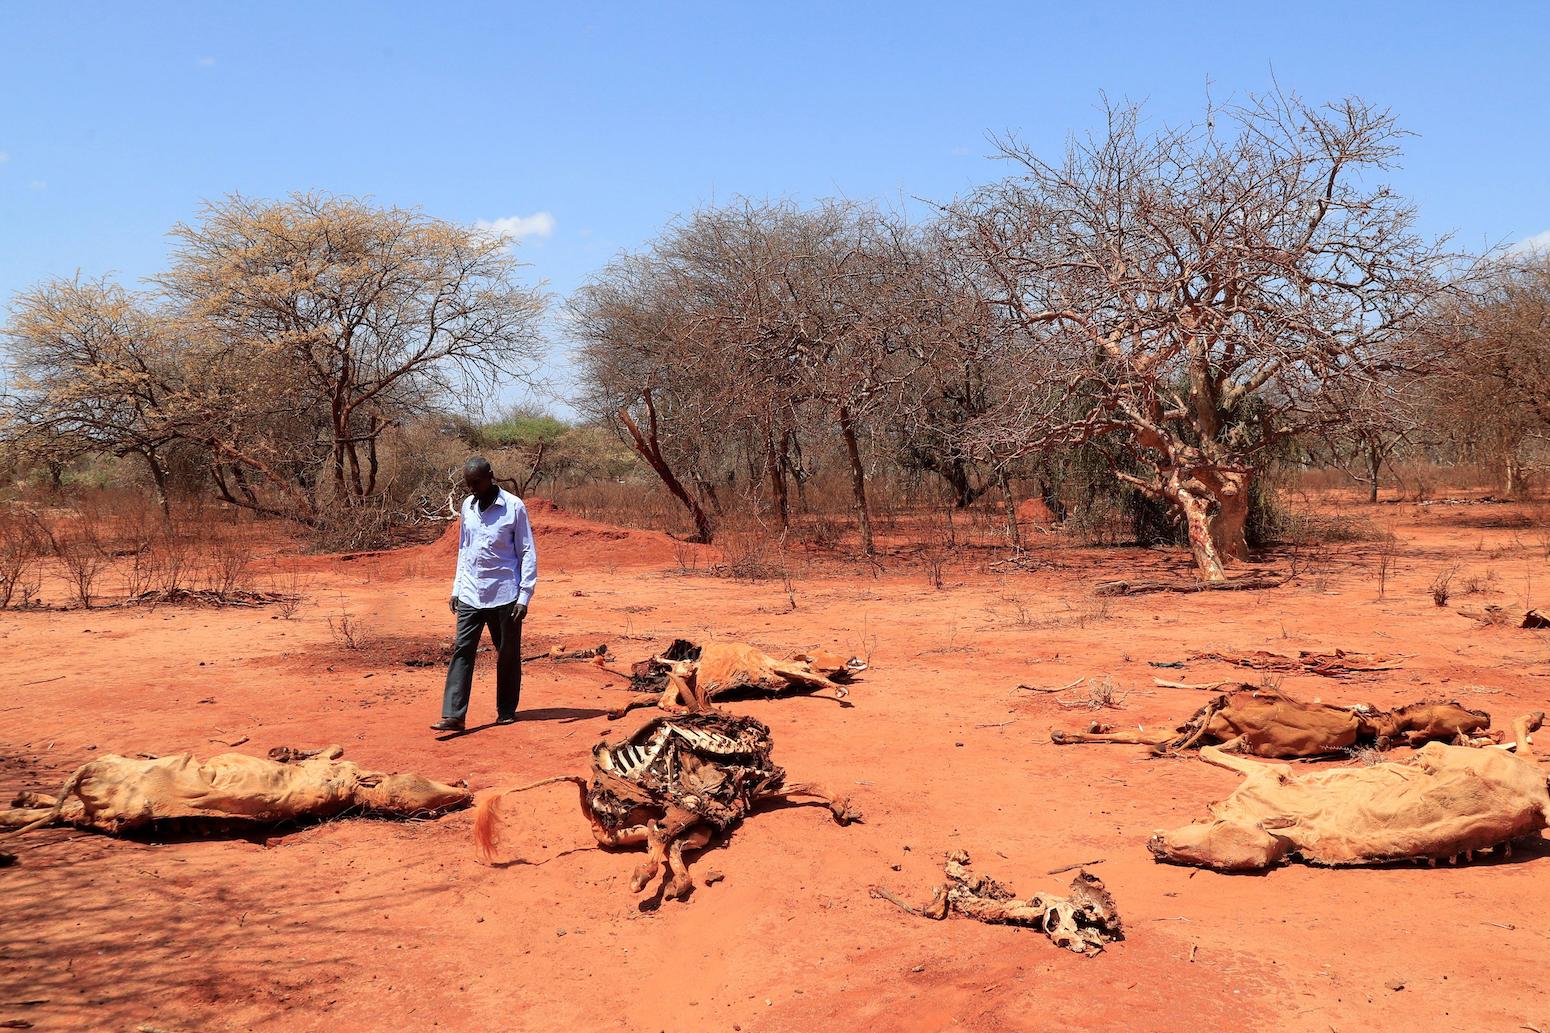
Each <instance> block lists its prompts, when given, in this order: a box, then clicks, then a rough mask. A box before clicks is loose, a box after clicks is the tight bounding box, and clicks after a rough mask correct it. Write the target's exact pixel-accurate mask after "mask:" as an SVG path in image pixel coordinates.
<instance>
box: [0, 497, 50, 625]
mask: <svg viewBox="0 0 1550 1033" xmlns="http://www.w3.org/2000/svg"><path fill="white" fill-rule="evenodd" d="M48 548H49V543H48V538H47V537H46V536H45V535H44V534H43V532H42V530H41V529H40V528H39V526H38V522H37V519H36V518H35V517H34V516H33V515H32V514H31V513H28V512H25V511H23V510H17V509H7V510H5V511H3V512H0V608H4V607H8V606H11V605H12V604H13V603H19V604H20V605H21V606H23V607H26V606H30V605H32V603H33V601H34V600H35V599H36V598H37V594H38V589H39V587H40V586H41V584H42V569H41V567H42V563H43V557H44V556H45V555H46V554H47V553H48Z"/></svg>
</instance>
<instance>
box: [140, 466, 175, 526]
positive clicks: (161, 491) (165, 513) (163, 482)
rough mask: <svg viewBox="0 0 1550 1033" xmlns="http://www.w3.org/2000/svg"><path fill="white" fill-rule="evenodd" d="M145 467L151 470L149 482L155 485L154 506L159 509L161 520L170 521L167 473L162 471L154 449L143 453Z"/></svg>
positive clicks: (170, 504)
mask: <svg viewBox="0 0 1550 1033" xmlns="http://www.w3.org/2000/svg"><path fill="white" fill-rule="evenodd" d="M143 454H144V455H145V465H146V466H148V467H150V468H151V480H152V481H154V482H155V483H156V504H157V505H158V506H160V507H161V515H162V519H163V520H170V519H172V499H171V498H170V497H169V496H168V494H167V471H166V470H164V469H162V465H161V458H160V457H159V456H157V455H156V450H155V449H147V450H146V451H145V452H144V453H143Z"/></svg>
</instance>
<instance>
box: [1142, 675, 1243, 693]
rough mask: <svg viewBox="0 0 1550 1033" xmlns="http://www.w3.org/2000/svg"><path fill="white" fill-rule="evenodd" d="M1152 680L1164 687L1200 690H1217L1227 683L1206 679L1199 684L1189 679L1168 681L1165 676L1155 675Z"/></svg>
mask: <svg viewBox="0 0 1550 1033" xmlns="http://www.w3.org/2000/svg"><path fill="white" fill-rule="evenodd" d="M1152 681H1154V682H1156V683H1157V684H1158V685H1159V686H1160V687H1162V688H1164V689H1195V690H1197V691H1199V692H1215V691H1216V690H1217V689H1219V688H1221V687H1222V686H1223V685H1226V684H1227V682H1225V681H1206V682H1200V683H1199V684H1195V683H1194V682H1187V681H1168V680H1167V679H1165V678H1158V677H1156V676H1155V675H1154V676H1153V677H1152Z"/></svg>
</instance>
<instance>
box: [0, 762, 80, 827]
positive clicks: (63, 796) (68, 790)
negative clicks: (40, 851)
mask: <svg viewBox="0 0 1550 1033" xmlns="http://www.w3.org/2000/svg"><path fill="white" fill-rule="evenodd" d="M84 777H86V765H84V764H83V765H82V766H81V767H78V768H76V769H75V772H74V773H73V774H72V775H71V776H70V777H69V778H67V779H65V784H64V785H63V786H62V787H60V790H59V796H58V797H57V798H56V799H55V800H54V806H53V807H51V808H49V812H48V813H47V814H45V815H44V816H43V817H41V818H39V819H37V820H36V821H30V822H28V823H27V824H25V825H23V826H22V827H21V828H17V829H10V830H8V831H6V832H0V837H4V836H20V835H21V834H22V833H24V832H31V831H32V830H33V829H41V828H43V827H44V826H45V825H52V824H54V822H56V821H58V820H59V816H60V814H62V813H63V812H64V809H65V804H66V803H68V802H69V800H70V797H71V796H72V795H74V793H75V791H76V789H77V788H78V787H79V786H80V784H81V779H82V778H84Z"/></svg>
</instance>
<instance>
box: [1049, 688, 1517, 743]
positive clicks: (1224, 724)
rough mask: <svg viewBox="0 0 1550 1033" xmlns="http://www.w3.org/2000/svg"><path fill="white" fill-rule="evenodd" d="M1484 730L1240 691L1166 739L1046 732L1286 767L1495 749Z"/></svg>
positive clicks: (1427, 713)
mask: <svg viewBox="0 0 1550 1033" xmlns="http://www.w3.org/2000/svg"><path fill="white" fill-rule="evenodd" d="M1540 717H1543V715H1540ZM1490 727H1491V715H1489V714H1487V713H1485V712H1484V711H1480V710H1470V709H1468V708H1466V707H1464V706H1462V705H1461V704H1459V703H1456V702H1420V703H1408V704H1406V705H1404V706H1402V707H1398V708H1396V709H1394V710H1378V709H1376V708H1374V707H1370V706H1367V705H1366V704H1356V705H1353V706H1335V705H1333V704H1330V703H1305V702H1303V701H1302V700H1299V699H1296V698H1294V697H1292V696H1290V695H1288V694H1287V693H1285V692H1283V691H1282V690H1280V689H1271V688H1263V687H1256V686H1251V685H1243V684H1240V685H1238V687H1237V688H1235V689H1233V690H1231V691H1230V692H1226V693H1223V694H1222V695H1219V696H1217V697H1215V698H1214V699H1212V700H1210V701H1209V702H1208V703H1206V704H1205V706H1203V707H1201V708H1200V709H1199V710H1197V711H1195V712H1194V714H1192V715H1190V717H1189V718H1188V719H1187V720H1186V721H1184V723H1182V724H1180V725H1179V726H1178V727H1177V728H1175V729H1174V730H1172V731H1155V732H1143V731H1129V730H1125V731H1116V730H1114V729H1112V728H1110V727H1108V726H1104V725H1099V724H1094V725H1093V726H1092V727H1090V728H1089V729H1088V730H1087V731H1086V732H1065V731H1060V730H1054V731H1051V732H1050V739H1051V740H1052V741H1053V742H1055V743H1057V744H1059V745H1069V744H1072V743H1100V742H1104V743H1131V744H1135V745H1144V746H1151V747H1153V748H1154V749H1155V750H1156V752H1159V753H1163V752H1168V751H1172V750H1184V749H1189V748H1191V747H1197V746H1210V745H1220V746H1221V747H1222V749H1224V750H1233V751H1237V752H1240V753H1247V754H1250V755H1251V756H1256V757H1274V758H1281V759H1290V758H1295V757H1317V756H1320V755H1323V754H1327V753H1333V752H1336V751H1337V750H1348V749H1351V748H1353V747H1355V746H1358V745H1373V746H1377V747H1379V748H1387V747H1388V746H1390V745H1393V744H1404V745H1409V746H1420V745H1423V744H1424V743H1427V742H1451V743H1457V744H1459V745H1465V746H1471V745H1475V746H1478V745H1484V744H1485V743H1489V742H1500V741H1501V737H1500V735H1499V734H1496V735H1492V734H1491V733H1489V732H1488V731H1487V729H1489V728H1490ZM1535 727H1538V725H1537V724H1536V725H1535Z"/></svg>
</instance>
